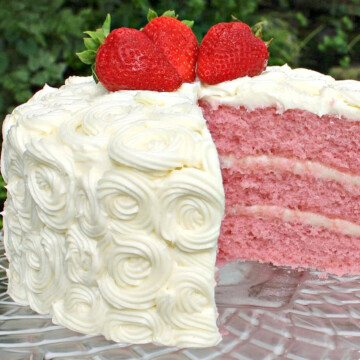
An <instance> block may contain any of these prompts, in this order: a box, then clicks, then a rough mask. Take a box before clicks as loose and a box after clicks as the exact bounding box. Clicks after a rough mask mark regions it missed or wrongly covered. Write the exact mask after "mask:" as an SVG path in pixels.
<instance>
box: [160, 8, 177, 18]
mask: <svg viewBox="0 0 360 360" xmlns="http://www.w3.org/2000/svg"><path fill="white" fill-rule="evenodd" d="M161 16H167V17H171V18H174V19H177V17H178V15H176V13H175V11H174V10H167V11H165V12H164V13H163V14H162V15H161Z"/></svg>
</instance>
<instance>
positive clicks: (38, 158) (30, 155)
mask: <svg viewBox="0 0 360 360" xmlns="http://www.w3.org/2000/svg"><path fill="white" fill-rule="evenodd" d="M63 150H64V151H61V152H59V150H58V149H57V148H56V146H55V145H54V144H48V143H46V142H44V141H43V140H39V141H36V142H35V141H33V142H31V143H30V144H29V145H28V150H27V151H26V153H25V160H24V161H25V171H26V172H25V173H26V176H27V185H28V188H29V191H30V193H31V196H32V198H33V199H34V201H35V202H36V205H37V210H38V214H39V217H40V219H41V220H42V221H43V222H44V223H45V224H46V225H47V226H49V227H50V228H51V229H53V230H55V231H59V232H61V231H64V230H66V229H67V228H68V226H69V222H70V221H71V220H72V218H73V216H74V208H75V207H74V204H73V192H74V180H75V176H74V174H73V168H72V163H71V160H67V158H66V157H67V153H66V151H65V149H63Z"/></svg>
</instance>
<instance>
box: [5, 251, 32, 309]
mask: <svg viewBox="0 0 360 360" xmlns="http://www.w3.org/2000/svg"><path fill="white" fill-rule="evenodd" d="M24 271H25V270H24V268H23V266H22V259H21V258H20V257H19V256H14V257H12V259H11V261H10V263H9V269H8V270H7V276H8V294H9V295H10V296H11V297H12V298H13V299H14V300H15V301H16V302H17V303H19V304H21V305H29V301H28V298H27V294H26V290H25V283H24V276H23V275H24Z"/></svg>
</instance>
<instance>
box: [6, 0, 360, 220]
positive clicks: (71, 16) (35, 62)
mask: <svg viewBox="0 0 360 360" xmlns="http://www.w3.org/2000/svg"><path fill="white" fill-rule="evenodd" d="M149 7H151V8H153V9H155V10H156V11H157V12H159V13H162V12H163V11H165V10H168V9H175V10H176V11H177V12H178V13H179V15H180V19H192V20H195V25H194V27H193V30H194V32H195V34H196V36H197V37H198V40H199V42H200V41H201V39H202V37H203V35H204V34H205V33H206V32H207V30H208V29H209V28H210V27H211V26H212V25H214V24H215V23H218V22H222V21H230V16H231V15H234V16H236V17H237V18H238V19H240V20H241V21H244V22H246V23H248V24H249V25H254V24H255V23H257V22H259V21H264V26H263V29H264V31H263V33H264V40H269V39H270V38H274V41H273V43H272V44H271V46H270V59H269V64H270V65H281V64H284V63H288V64H289V65H291V66H292V67H308V68H311V69H314V70H318V71H321V72H323V73H328V74H331V75H333V76H335V77H337V78H354V79H360V60H359V59H360V34H359V29H360V0H327V1H325V0H315V1H314V0H293V1H290V0H277V1H271V0H226V1H224V0H188V1H183V0H176V1H175V0H158V1H150V0H128V1H120V0H86V1H80V0H51V1H49V0H31V1H29V0H10V1H9V0H0V9H1V10H0V33H1V37H0V78H1V81H0V119H3V118H4V117H5V115H6V114H7V113H9V112H11V111H12V109H13V108H14V107H15V106H16V105H18V104H20V103H22V102H25V101H26V100H27V99H28V98H29V97H31V95H32V94H33V93H34V92H35V91H37V90H39V89H40V88H41V87H42V86H43V85H44V83H48V84H49V85H51V86H59V85H60V84H62V83H63V81H64V78H66V77H68V76H69V75H73V74H77V75H90V73H91V70H90V68H89V67H87V66H86V65H84V64H82V63H81V62H80V61H79V60H78V59H77V57H76V56H75V52H78V51H82V50H83V42H82V37H83V36H84V34H83V33H82V32H83V31H85V30H95V29H96V28H98V27H100V26H101V24H102V22H103V21H104V19H105V16H106V14H107V13H111V16H112V28H116V27H120V26H126V27H135V28H141V27H142V26H144V25H145V23H146V13H147V10H148V8H149ZM0 180H1V182H0V203H1V204H0V206H1V208H2V202H3V200H4V198H5V197H6V193H5V189H4V187H3V185H4V184H3V182H2V179H0ZM0 225H1V224H0Z"/></svg>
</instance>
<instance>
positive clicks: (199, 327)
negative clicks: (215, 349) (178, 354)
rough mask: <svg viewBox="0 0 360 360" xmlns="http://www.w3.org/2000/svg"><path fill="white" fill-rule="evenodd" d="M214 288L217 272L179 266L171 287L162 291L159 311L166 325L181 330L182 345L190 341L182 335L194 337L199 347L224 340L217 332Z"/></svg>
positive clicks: (158, 305)
mask: <svg viewBox="0 0 360 360" xmlns="http://www.w3.org/2000/svg"><path fill="white" fill-rule="evenodd" d="M214 287H215V281H214V279H213V274H211V273H210V272H209V270H207V271H205V270H204V269H201V268H198V269H196V271H193V270H192V269H188V268H185V269H181V268H179V269H178V270H177V271H176V273H175V274H174V276H172V278H171V282H170V283H169V286H168V287H167V288H166V289H164V290H163V291H162V292H160V293H159V295H158V297H157V299H156V309H157V312H158V313H159V315H160V317H161V318H162V319H163V320H164V321H165V323H166V324H168V325H170V326H171V328H174V329H177V330H178V331H179V334H178V335H179V338H178V339H177V341H178V343H177V345H178V346H181V345H183V344H184V343H186V341H184V340H181V337H185V338H186V337H187V338H188V339H189V338H190V337H191V336H193V337H194V338H195V339H196V340H194V341H195V343H196V342H198V345H199V346H204V343H209V342H210V343H213V344H216V343H218V342H219V341H220V340H221V337H220V335H219V334H218V333H217V332H216V313H215V307H214V298H213V292H214ZM180 334H181V336H180Z"/></svg>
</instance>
